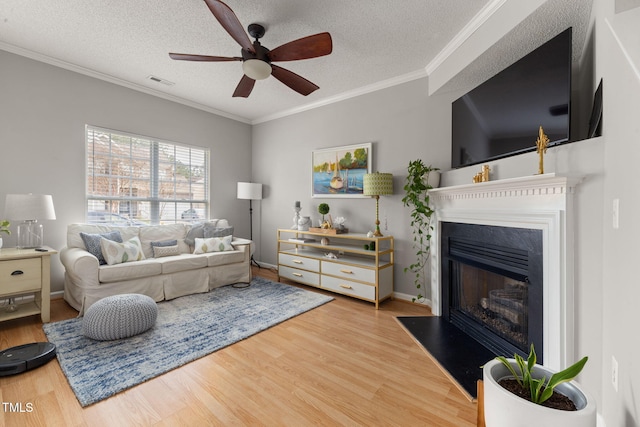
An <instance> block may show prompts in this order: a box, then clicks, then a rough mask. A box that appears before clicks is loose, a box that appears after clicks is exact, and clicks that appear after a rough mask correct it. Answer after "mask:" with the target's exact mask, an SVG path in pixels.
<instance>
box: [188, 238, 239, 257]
mask: <svg viewBox="0 0 640 427" xmlns="http://www.w3.org/2000/svg"><path fill="white" fill-rule="evenodd" d="M231 240H233V236H224V237H211V238H208V239H200V238H196V245H195V250H194V251H193V253H194V254H204V253H207V252H223V251H232V250H234V248H233V246H232V245H231Z"/></svg>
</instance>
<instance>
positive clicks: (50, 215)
mask: <svg viewBox="0 0 640 427" xmlns="http://www.w3.org/2000/svg"><path fill="white" fill-rule="evenodd" d="M4 216H5V218H8V219H13V220H23V221H24V220H46V219H50V220H53V219H56V212H55V210H54V208H53V198H52V197H51V196H50V195H48V194H7V198H6V200H5V205H4Z"/></svg>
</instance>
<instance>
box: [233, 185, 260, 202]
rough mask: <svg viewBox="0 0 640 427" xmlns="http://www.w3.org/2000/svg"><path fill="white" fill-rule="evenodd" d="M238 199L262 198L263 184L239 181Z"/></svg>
mask: <svg viewBox="0 0 640 427" xmlns="http://www.w3.org/2000/svg"><path fill="white" fill-rule="evenodd" d="M238 199H248V200H262V184H257V183H255V182H239V183H238Z"/></svg>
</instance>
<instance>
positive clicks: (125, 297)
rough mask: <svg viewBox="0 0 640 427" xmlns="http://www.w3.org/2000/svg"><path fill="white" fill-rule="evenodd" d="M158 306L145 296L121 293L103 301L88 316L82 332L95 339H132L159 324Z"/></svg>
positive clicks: (85, 315) (95, 305) (87, 313)
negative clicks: (157, 321)
mask: <svg viewBox="0 0 640 427" xmlns="http://www.w3.org/2000/svg"><path fill="white" fill-rule="evenodd" d="M157 318H158V306H157V305H156V302H155V301H154V300H153V298H151V297H148V296H146V295H141V294H121V295H113V296H110V297H106V298H103V299H101V300H99V301H98V302H96V303H94V304H93V305H92V306H91V307H89V309H87V311H86V312H85V314H84V319H83V321H82V333H83V334H84V335H85V336H86V337H88V338H92V339H94V340H100V341H107V340H117V339H121V338H127V337H132V336H134V335H138V334H141V333H143V332H144V331H146V330H148V329H150V328H152V327H153V325H155V323H156V319H157Z"/></svg>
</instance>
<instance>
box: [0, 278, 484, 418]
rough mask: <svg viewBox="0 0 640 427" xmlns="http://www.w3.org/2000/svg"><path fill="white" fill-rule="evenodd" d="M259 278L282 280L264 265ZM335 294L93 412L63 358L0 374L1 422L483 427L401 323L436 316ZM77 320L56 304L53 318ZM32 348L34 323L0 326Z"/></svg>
mask: <svg viewBox="0 0 640 427" xmlns="http://www.w3.org/2000/svg"><path fill="white" fill-rule="evenodd" d="M254 274H256V275H260V276H263V277H266V278H268V279H271V280H277V275H276V274H275V273H274V272H273V271H270V270H267V269H264V268H263V269H260V270H258V269H254ZM306 289H309V290H314V289H312V288H309V287H307V288H306ZM314 291H317V292H320V291H318V290H314ZM330 295H332V296H335V300H334V301H332V302H330V303H328V304H325V305H323V306H321V307H319V308H316V309H314V310H311V311H309V312H307V313H304V314H302V315H300V316H297V317H295V318H293V319H291V320H288V321H286V322H284V323H282V324H280V325H277V326H274V327H272V328H270V329H268V330H266V331H264V332H261V333H259V334H257V335H254V336H253V337H250V338H248V339H246V340H244V341H241V342H238V343H236V344H233V345H231V346H229V347H227V348H225V349H222V350H219V351H217V352H215V353H213V354H210V355H208V356H206V357H203V358H202V359H199V360H197V361H194V362H192V363H190V364H188V365H186V366H183V367H181V368H178V369H175V370H173V371H171V372H168V373H166V374H164V375H161V376H159V377H156V378H154V379H153V380H150V381H147V382H146V383H143V384H140V385H138V386H136V387H133V388H131V389H129V390H127V391H125V392H122V393H119V394H117V395H115V396H112V397H111V398H109V399H106V400H104V401H102V402H99V403H96V404H94V405H91V406H88V407H86V408H84V409H83V408H82V407H81V406H80V404H79V403H78V401H77V400H76V397H75V395H74V394H73V392H72V391H71V388H70V387H69V384H68V383H67V380H66V378H65V376H64V375H63V373H62V371H61V370H60V366H59V365H58V362H57V360H53V361H51V362H49V363H48V364H46V365H45V366H42V367H40V368H37V369H35V370H33V371H29V372H25V373H23V374H19V375H14V376H10V377H0V400H1V401H2V402H3V404H2V407H0V426H11V427H13V426H216V425H220V426H230V425H233V426H245V425H250V426H261V425H265V426H307V425H345V426H359V425H362V426H439V427H447V426H452V427H471V426H475V425H476V410H477V409H476V404H475V403H472V402H470V401H469V400H467V398H466V397H464V395H463V394H462V393H461V392H460V391H459V390H458V389H457V388H456V386H455V385H454V384H453V383H452V382H451V381H450V380H449V379H448V378H447V377H446V376H445V374H443V373H442V372H441V371H440V369H439V368H438V367H437V366H436V365H435V364H434V363H433V362H432V361H431V359H430V358H429V357H428V355H427V354H426V353H425V352H424V351H423V349H422V348H420V347H419V346H418V345H417V344H416V343H415V342H414V341H413V339H412V338H411V337H410V336H409V335H408V334H407V333H406V332H405V331H404V330H403V329H402V328H401V326H400V325H399V324H398V322H397V321H396V320H395V316H403V315H406V316H414V315H429V314H430V313H429V311H428V309H426V308H424V307H420V306H416V305H413V304H409V303H406V302H401V301H386V302H384V303H382V304H381V306H380V310H375V308H374V305H373V304H371V303H367V302H363V301H359V300H355V299H352V298H347V297H341V296H339V295H335V294H330ZM76 315H77V312H76V311H75V310H73V309H71V308H70V307H69V306H68V305H67V304H66V303H65V302H64V301H63V300H62V299H56V300H54V301H52V305H51V321H53V322H55V321H59V320H63V319H68V318H72V317H75V316H76ZM34 341H46V338H45V335H44V333H43V331H42V323H41V322H40V319H39V318H38V317H37V316H32V317H30V318H26V319H16V320H12V321H9V322H4V323H0V349H6V348H8V347H12V346H15V345H20V344H25V343H28V342H34ZM8 404H12V405H13V411H14V412H12V411H11V410H10V407H9V406H8ZM16 404H18V406H16ZM18 407H20V408H21V409H22V412H15V410H16V409H17V408H18ZM18 410H19V409H18Z"/></svg>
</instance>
